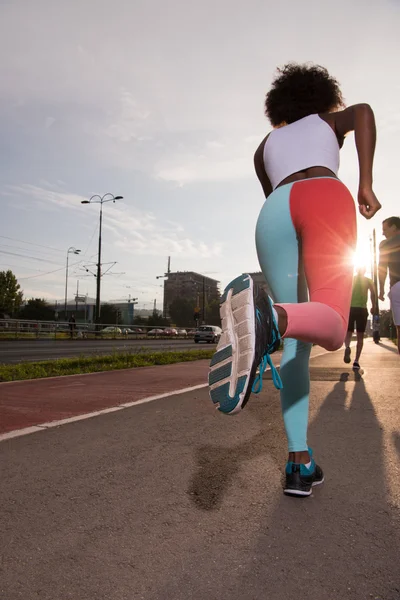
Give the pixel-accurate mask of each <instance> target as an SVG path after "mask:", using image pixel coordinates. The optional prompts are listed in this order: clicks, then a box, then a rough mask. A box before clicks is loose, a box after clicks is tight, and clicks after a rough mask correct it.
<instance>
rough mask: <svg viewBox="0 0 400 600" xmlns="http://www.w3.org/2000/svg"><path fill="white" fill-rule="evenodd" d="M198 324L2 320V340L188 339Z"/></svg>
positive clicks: (0, 330)
mask: <svg viewBox="0 0 400 600" xmlns="http://www.w3.org/2000/svg"><path fill="white" fill-rule="evenodd" d="M195 330H196V329H195V328H194V327H154V326H153V327H151V326H149V325H123V324H117V325H116V324H100V325H96V324H94V323H69V322H66V321H39V320H37V321H35V320H25V319H0V341H1V340H7V339H9V340H33V339H35V340H39V339H60V340H61V339H65V340H66V339H79V340H86V339H97V340H102V339H104V340H107V339H143V340H145V339H171V340H172V339H181V340H182V339H188V338H191V337H194V333H195Z"/></svg>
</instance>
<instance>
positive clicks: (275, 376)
mask: <svg viewBox="0 0 400 600" xmlns="http://www.w3.org/2000/svg"><path fill="white" fill-rule="evenodd" d="M268 302H269V303H270V306H271V308H272V300H271V298H270V297H269V296H268ZM256 318H257V319H258V320H259V321H260V320H261V318H262V315H261V312H260V311H259V309H258V308H256ZM273 322H274V326H275V327H273V328H272V341H271V343H270V344H269V346H268V348H267V351H266V353H265V354H264V356H263V357H262V359H261V362H260V365H259V373H258V375H257V377H256V379H255V380H254V383H253V387H252V389H251V391H252V392H253V393H254V394H259V393H260V392H261V390H262V386H263V375H264V372H265V370H266V369H267V366H269V367H270V368H271V374H272V381H273V384H274V386H275V387H276V389H277V390H281V389H282V388H283V383H282V379H281V377H280V375H279V373H278V370H277V368H276V367H275V365H274V363H273V362H272V358H271V356H270V355H269V352H271V350H273V349H274V348H275V346H276V344H277V342H279V341H280V339H281V336H280V334H279V329H278V324H277V323H276V321H275V319H273Z"/></svg>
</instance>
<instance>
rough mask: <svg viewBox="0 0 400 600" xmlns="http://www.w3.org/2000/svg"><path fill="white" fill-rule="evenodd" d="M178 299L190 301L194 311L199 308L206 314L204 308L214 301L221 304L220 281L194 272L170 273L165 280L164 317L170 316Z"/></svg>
mask: <svg viewBox="0 0 400 600" xmlns="http://www.w3.org/2000/svg"><path fill="white" fill-rule="evenodd" d="M176 298H185V299H186V300H189V302H192V303H193V310H195V309H196V308H198V309H200V312H201V313H203V314H204V306H207V304H210V302H212V301H213V300H217V301H218V302H219V298H220V291H219V281H217V280H216V279H212V278H211V277H207V276H206V275H201V274H200V273H195V272H194V271H177V272H175V273H168V274H167V275H166V279H165V280H164V305H163V315H164V317H168V316H169V307H170V306H171V304H172V302H173V301H174V300H176Z"/></svg>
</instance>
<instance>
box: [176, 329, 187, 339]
mask: <svg viewBox="0 0 400 600" xmlns="http://www.w3.org/2000/svg"><path fill="white" fill-rule="evenodd" d="M187 334H188V332H187V331H186V329H178V335H180V336H181V337H187Z"/></svg>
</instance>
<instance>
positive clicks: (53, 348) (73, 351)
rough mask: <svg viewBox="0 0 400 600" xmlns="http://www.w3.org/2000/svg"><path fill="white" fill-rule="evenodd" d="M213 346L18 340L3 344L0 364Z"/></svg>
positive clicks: (178, 342) (0, 343) (177, 342)
mask: <svg viewBox="0 0 400 600" xmlns="http://www.w3.org/2000/svg"><path fill="white" fill-rule="evenodd" d="M213 347H214V345H211V344H206V343H199V344H195V343H194V341H193V340H168V339H167V340H148V339H142V340H129V339H128V340H30V341H24V340H18V341H8V340H7V341H0V364H1V363H3V364H13V363H14V364H15V363H19V362H25V361H26V362H34V361H40V360H51V359H53V358H72V357H74V356H91V355H92V356H93V355H99V354H112V353H113V352H139V351H143V350H145V351H147V350H190V349H198V348H213Z"/></svg>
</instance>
